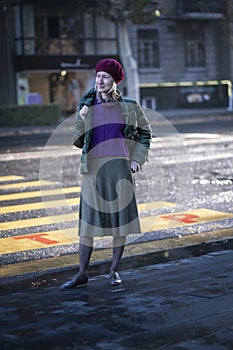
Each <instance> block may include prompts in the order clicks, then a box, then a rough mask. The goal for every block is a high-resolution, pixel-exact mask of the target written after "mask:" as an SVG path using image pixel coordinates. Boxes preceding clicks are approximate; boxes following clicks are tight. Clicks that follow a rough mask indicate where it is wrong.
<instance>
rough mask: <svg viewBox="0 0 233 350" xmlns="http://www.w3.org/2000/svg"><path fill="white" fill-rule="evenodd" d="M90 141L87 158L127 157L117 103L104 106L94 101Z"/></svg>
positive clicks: (123, 125) (121, 120) (122, 125)
mask: <svg viewBox="0 0 233 350" xmlns="http://www.w3.org/2000/svg"><path fill="white" fill-rule="evenodd" d="M92 126H93V129H92V139H91V148H90V151H89V153H88V157H89V158H100V157H111V156H113V157H128V156H129V150H128V148H127V146H126V144H125V138H124V128H125V124H124V120H123V117H122V115H121V109H120V105H119V103H112V104H110V105H107V106H104V104H101V103H98V101H97V100H95V103H94V106H93V111H92Z"/></svg>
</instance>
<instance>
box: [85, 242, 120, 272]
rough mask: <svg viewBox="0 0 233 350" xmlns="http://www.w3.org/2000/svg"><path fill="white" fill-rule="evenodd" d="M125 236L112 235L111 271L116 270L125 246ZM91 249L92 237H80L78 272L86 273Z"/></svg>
mask: <svg viewBox="0 0 233 350" xmlns="http://www.w3.org/2000/svg"><path fill="white" fill-rule="evenodd" d="M125 241H126V237H124V236H123V237H113V247H112V266H111V271H118V269H119V265H120V261H121V257H122V254H123V252H124V248H125ZM92 250H93V238H92V237H80V243H79V273H80V275H86V274H87V270H88V266H89V263H90V258H91V254H92Z"/></svg>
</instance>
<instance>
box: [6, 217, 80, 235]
mask: <svg viewBox="0 0 233 350" xmlns="http://www.w3.org/2000/svg"><path fill="white" fill-rule="evenodd" d="M75 220H77V213H71V214H62V215H54V216H46V217H40V218H32V219H24V220H17V221H9V222H1V223H0V231H4V230H15V229H20V228H25V227H35V226H42V225H51V224H54V223H58V222H67V221H75Z"/></svg>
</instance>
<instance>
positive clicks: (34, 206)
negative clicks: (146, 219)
mask: <svg viewBox="0 0 233 350" xmlns="http://www.w3.org/2000/svg"><path fill="white" fill-rule="evenodd" d="M79 202H80V198H64V199H57V200H51V201H42V202H35V203H26V204H17V205H9V206H4V207H2V208H0V214H9V213H16V212H23V211H28V210H40V209H46V208H57V207H66V206H72V205H78V204H79ZM173 205H174V204H173V203H168V202H151V203H141V204H139V205H138V207H139V210H141V211H143V210H150V209H156V208H163V207H165V206H166V207H169V206H173Z"/></svg>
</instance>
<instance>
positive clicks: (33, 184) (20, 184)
mask: <svg viewBox="0 0 233 350" xmlns="http://www.w3.org/2000/svg"><path fill="white" fill-rule="evenodd" d="M52 184H53V182H51V181H27V182H17V183H12V184H5V185H0V190H5V189H9V188H21V187H40V186H48V185H52Z"/></svg>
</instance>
